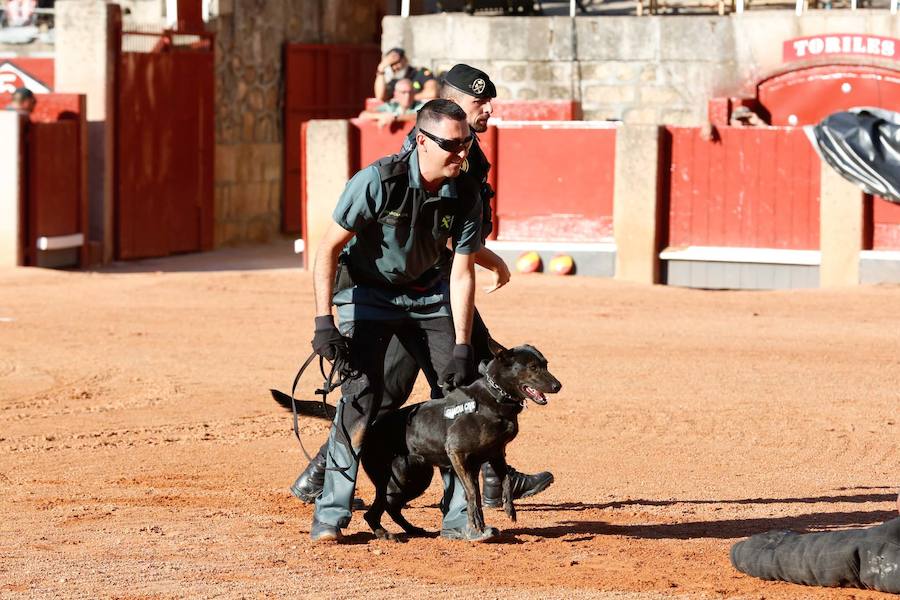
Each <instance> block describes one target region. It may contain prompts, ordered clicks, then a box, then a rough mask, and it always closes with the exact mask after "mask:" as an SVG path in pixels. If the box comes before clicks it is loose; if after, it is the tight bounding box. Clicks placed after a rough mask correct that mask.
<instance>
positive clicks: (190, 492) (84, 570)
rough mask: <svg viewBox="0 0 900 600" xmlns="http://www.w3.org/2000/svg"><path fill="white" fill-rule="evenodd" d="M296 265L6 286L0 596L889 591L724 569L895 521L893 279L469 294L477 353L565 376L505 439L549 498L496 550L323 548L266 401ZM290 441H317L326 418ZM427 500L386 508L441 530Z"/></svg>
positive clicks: (137, 270)
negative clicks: (797, 539)
mask: <svg viewBox="0 0 900 600" xmlns="http://www.w3.org/2000/svg"><path fill="white" fill-rule="evenodd" d="M295 265H296V260H295V258H294V257H293V256H292V255H291V254H290V250H289V249H288V247H287V246H286V245H284V244H277V245H274V246H271V247H263V248H255V249H247V250H225V251H219V252H215V253H211V254H208V255H203V256H184V257H176V258H171V259H166V260H154V261H144V262H138V263H131V264H125V265H115V266H113V267H110V268H108V269H106V270H104V271H103V272H63V271H49V270H38V269H15V270H6V271H0V492H2V493H0V515H2V518H0V597H2V598H16V597H31V598H101V597H103V598H107V597H109V598H134V599H137V598H215V597H223V598H240V597H246V598H278V597H317V598H342V597H359V598H398V597H421V596H424V595H426V594H427V595H433V596H439V597H451V598H460V597H467V598H608V599H622V600H624V599H632V598H723V597H725V598H753V599H759V598H773V599H782V598H887V597H889V596H887V595H882V594H878V593H875V592H868V591H861V590H840V589H816V588H807V587H802V586H796V585H791V584H786V583H771V582H763V581H759V580H756V579H753V578H750V577H747V576H744V575H742V574H740V573H738V572H736V571H735V570H734V569H733V568H732V567H731V565H730V563H729V560H728V551H729V548H730V547H731V545H732V544H733V543H734V542H735V541H737V540H739V539H742V538H744V537H746V536H748V535H751V534H754V533H758V532H762V531H766V530H769V529H774V528H789V529H795V530H806V531H822V530H833V529H841V528H848V527H860V526H868V525H872V524H876V523H880V522H882V521H885V520H887V519H889V518H892V517H893V516H895V515H896V514H897V505H896V497H897V490H898V487H900V448H898V439H900V435H898V433H900V410H898V406H900V403H898V400H900V388H898V385H897V381H898V379H897V373H898V371H900V335H898V332H900V327H898V317H897V307H898V305H900V287H894V286H878V287H860V288H856V289H846V290H834V291H824V290H810V291H790V292H711V291H697V290H686V289H677V288H667V287H660V286H655V287H651V286H641V285H631V284H625V283H620V282H615V281H611V280H605V279H594V278H586V277H573V278H559V277H553V276H549V275H530V276H516V277H514V279H513V281H512V283H511V284H510V285H509V286H508V287H506V288H504V289H503V290H501V291H499V292H498V293H496V294H492V295H489V296H486V295H484V294H482V293H480V292H479V296H478V300H477V301H478V305H479V307H480V308H481V309H482V312H483V314H484V316H485V319H486V321H487V323H488V325H489V326H490V327H491V329H492V332H493V333H494V335H495V337H497V338H498V339H499V340H500V341H501V342H504V343H506V344H509V345H514V344H518V343H525V342H528V343H532V344H534V345H536V346H537V347H538V348H540V349H541V350H542V351H543V352H544V354H545V355H546V356H547V357H548V359H549V361H550V366H551V370H552V371H553V372H554V373H555V374H556V375H557V376H558V377H559V379H560V380H561V381H562V382H563V390H562V392H561V393H560V394H558V395H557V396H554V397H552V398H551V401H550V404H549V405H548V406H546V407H537V406H534V407H532V408H529V409H528V410H527V411H525V413H524V414H523V416H522V419H521V433H520V435H519V437H518V438H517V439H516V440H515V442H514V443H513V445H512V446H511V447H510V448H509V458H510V463H511V464H513V465H514V466H516V467H517V468H519V469H521V470H525V471H529V472H533V471H535V470H543V469H548V470H551V471H553V473H554V474H555V476H556V483H555V484H554V485H553V486H551V487H550V488H549V489H548V490H547V491H546V492H544V493H542V494H540V495H539V496H536V497H534V498H531V499H527V500H522V501H520V502H519V503H518V510H519V520H518V522H517V523H510V522H508V521H507V520H506V517H505V515H504V514H503V513H502V512H501V511H499V510H491V509H489V510H487V512H486V516H487V519H488V522H489V524H493V525H496V526H498V527H500V528H501V529H502V530H503V537H502V540H501V541H500V542H499V543H492V544H482V545H469V544H466V543H463V542H451V541H446V540H441V539H414V540H411V541H408V542H406V543H392V542H387V541H379V540H374V539H373V537H372V536H371V535H370V533H369V532H368V529H367V528H366V526H365V523H364V521H363V520H362V518H361V515H360V514H357V516H356V518H354V520H353V522H352V524H351V526H350V527H349V529H347V530H346V533H347V538H346V543H345V544H343V545H340V546H335V545H325V546H322V545H316V546H314V545H313V544H311V543H310V542H309V539H308V530H309V529H308V528H309V523H310V518H311V514H312V511H311V507H309V506H307V505H304V504H302V503H300V502H299V501H297V500H295V499H294V498H293V497H292V496H290V494H289V493H288V491H287V488H288V485H289V484H290V483H291V482H292V481H293V479H294V477H295V476H296V475H297V473H298V472H299V471H300V470H301V469H302V467H303V466H304V459H303V457H302V453H301V451H300V448H299V446H298V445H297V442H296V440H295V439H294V438H293V434H292V432H291V418H290V415H289V413H286V412H284V411H283V410H282V409H281V408H280V407H279V406H278V405H276V404H275V403H274V402H273V401H272V400H271V398H270V397H269V392H268V389H269V388H272V387H275V388H281V389H289V387H290V383H291V380H292V378H293V375H294V373H295V370H296V368H297V366H298V364H299V362H300V361H301V360H302V359H303V358H304V357H305V355H306V354H307V353H308V351H309V340H310V338H311V327H312V317H313V303H312V290H311V279H310V275H309V274H308V273H306V272H303V271H300V270H299V269H297V268H295ZM484 283H486V280H485V281H484ZM303 387H304V390H303V393H302V394H301V395H302V396H304V397H311V396H312V390H313V382H312V381H311V380H309V381H308V382H307V384H306V385H305V386H303ZM417 390H418V392H417V395H416V398H414V400H416V399H419V400H420V399H424V387H422V386H421V385H420V386H419V387H418V388H417ZM302 434H303V436H304V437H305V439H306V440H307V441H308V442H309V444H308V447H316V445H317V444H318V443H319V442H321V441H322V440H323V439H324V438H325V435H326V426H325V425H324V424H322V423H320V422H316V421H314V420H310V419H306V420H304V422H303V424H302ZM362 479H363V481H361V482H360V485H359V495H360V496H361V497H362V498H363V499H365V500H369V499H371V498H372V487H371V485H370V484H369V482H368V481H367V480H365V478H364V476H363V477H362ZM436 480H437V478H436ZM439 496H440V490H439V489H438V487H437V483H434V484H433V485H432V488H431V489H429V491H428V492H427V493H426V494H425V496H423V497H422V498H420V499H419V500H417V501H416V502H414V503H413V505H412V507H411V508H410V509H408V510H407V512H406V514H407V516H408V517H409V518H410V520H411V521H413V522H414V523H417V524H420V525H422V526H425V527H427V528H429V529H432V530H434V529H436V528H437V527H438V526H439V522H440V518H439V510H438V508H437V505H436V503H437V501H438V499H439ZM394 529H395V530H397V529H396V527H394Z"/></svg>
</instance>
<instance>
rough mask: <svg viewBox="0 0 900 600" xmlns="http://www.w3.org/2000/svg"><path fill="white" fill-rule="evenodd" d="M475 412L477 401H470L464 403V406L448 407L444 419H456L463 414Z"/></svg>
mask: <svg viewBox="0 0 900 600" xmlns="http://www.w3.org/2000/svg"><path fill="white" fill-rule="evenodd" d="M473 412H475V401H474V400H469V401H468V402H463V403H462V404H457V405H455V406H448V407H447V408H445V409H444V418H446V419H455V418H456V417H458V416H459V415H461V414H463V413H473Z"/></svg>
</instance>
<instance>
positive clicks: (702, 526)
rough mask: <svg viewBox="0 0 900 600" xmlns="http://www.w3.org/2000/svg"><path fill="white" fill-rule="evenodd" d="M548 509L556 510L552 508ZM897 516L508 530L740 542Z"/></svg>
mask: <svg viewBox="0 0 900 600" xmlns="http://www.w3.org/2000/svg"><path fill="white" fill-rule="evenodd" d="M547 510H554V509H553V508H552V507H548V508H547ZM896 517H897V513H896V512H895V511H885V510H873V511H851V512H824V513H807V514H802V515H794V516H788V517H772V518H756V519H723V520H716V521H689V522H683V523H658V524H648V525H643V524H637V525H617V524H612V523H608V522H606V521H574V520H573V521H562V522H557V523H556V524H555V525H552V526H549V527H527V528H519V529H507V530H506V531H505V532H504V533H505V534H506V535H510V536H516V535H523V536H534V537H542V538H548V539H556V538H569V537H570V536H577V537H575V538H573V539H566V541H567V542H580V541H588V540H591V539H593V538H595V537H597V536H620V537H627V538H632V539H646V540H657V539H675V540H690V539H699V538H713V539H736V538H743V537H748V536H751V535H754V534H757V533H761V532H764V531H770V530H773V529H775V530H783V529H789V530H792V531H797V532H800V533H805V532H808V531H813V530H814V531H823V530H826V531H827V530H829V529H843V528H846V527H850V526H860V525H864V526H870V525H878V524H880V523H883V522H885V521H888V520H890V519H894V518H896Z"/></svg>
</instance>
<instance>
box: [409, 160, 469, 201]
mask: <svg viewBox="0 0 900 600" xmlns="http://www.w3.org/2000/svg"><path fill="white" fill-rule="evenodd" d="M409 187H411V188H415V189H424V188H423V187H422V179H421V173H420V172H419V149H418V147H414V148H413V150H412V152H410V156H409ZM438 196H440V197H441V198H457V197H458V196H457V194H456V180H455V179H452V178H449V177H448V178H447V179H445V180H444V183H442V184H441V187H440V188H438Z"/></svg>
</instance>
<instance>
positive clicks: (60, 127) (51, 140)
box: [24, 94, 88, 265]
mask: <svg viewBox="0 0 900 600" xmlns="http://www.w3.org/2000/svg"><path fill="white" fill-rule="evenodd" d="M85 119H86V114H85V97H84V96H83V95H79V94H42V95H41V96H39V98H38V104H37V107H36V109H35V111H34V112H33V113H32V115H31V123H30V124H29V126H28V130H27V131H28V133H27V135H28V150H27V156H26V172H27V177H28V184H27V196H26V197H27V203H26V211H25V212H26V223H27V225H26V235H25V254H24V255H25V262H26V264H30V265H34V264H37V263H38V261H37V247H36V246H37V241H38V239H39V238H42V237H56V236H65V235H72V234H78V233H80V234H82V235H84V237H85V238H87V234H88V231H87V230H88V212H87V188H86V184H87V182H86V171H85V167H86V162H85V161H86V159H87V156H86V154H87V151H86V149H87V146H86V143H87V139H86V135H87V132H86V128H85V122H86V121H85ZM86 248H87V246H86V239H85V244H82V247H81V250H80V261H81V263H82V265H84V264H85V263H86V258H87V255H86Z"/></svg>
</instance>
